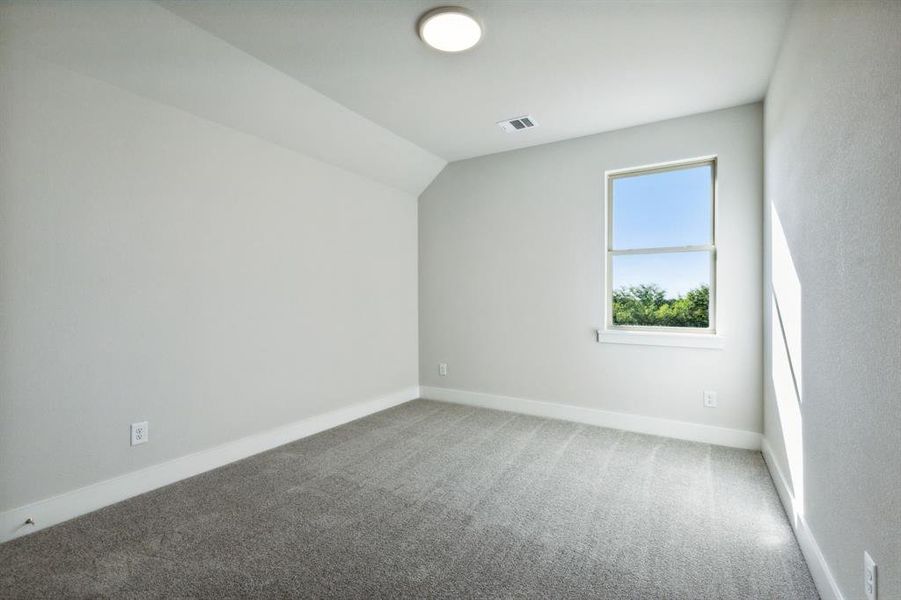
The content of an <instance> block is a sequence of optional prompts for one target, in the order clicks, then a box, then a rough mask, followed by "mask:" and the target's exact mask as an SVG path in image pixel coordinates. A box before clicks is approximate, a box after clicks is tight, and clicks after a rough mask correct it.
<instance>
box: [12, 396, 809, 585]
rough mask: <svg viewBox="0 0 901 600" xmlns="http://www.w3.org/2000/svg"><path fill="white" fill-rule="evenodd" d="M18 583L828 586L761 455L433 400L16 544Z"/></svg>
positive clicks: (278, 450) (14, 582)
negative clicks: (814, 574) (813, 569)
mask: <svg viewBox="0 0 901 600" xmlns="http://www.w3.org/2000/svg"><path fill="white" fill-rule="evenodd" d="M0 597H3V598H248V597H254V598H635V599H639V598H640V599H643V600H647V599H654V598H672V599H676V598H685V599H690V600H698V599H702V598H716V599H718V600H719V599H730V598H742V599H744V598H749V599H750V598H754V599H763V598H791V599H792V600H797V599H805V598H816V597H817V595H816V591H815V589H814V586H813V583H812V581H811V579H810V575H809V573H808V570H807V567H806V565H805V563H804V560H803V558H802V557H801V554H800V552H799V550H798V545H797V543H796V542H795V539H794V537H793V535H792V532H791V529H790V528H789V525H788V522H787V521H786V518H785V514H784V513H783V510H782V508H781V506H780V504H779V500H778V498H777V496H776V492H775V490H774V489H773V485H772V482H771V481H770V478H769V475H768V474H767V471H766V467H765V466H764V463H763V460H762V458H761V456H760V454H759V453H757V452H749V451H744V450H734V449H729V448H722V447H717V446H709V445H705V444H696V443H690V442H681V441H675V440H670V439H665V438H658V437H652V436H646V435H639V434H633V433H625V432H621V431H615V430H610V429H601V428H596V427H590V426H585V425H578V424H574V423H566V422H562V421H553V420H548V419H541V418H536V417H527V416H522V415H515V414H511V413H504V412H496V411H489V410H482V409H475V408H468V407H463V406H455V405H451V404H443V403H438V402H428V401H423V400H417V401H414V402H411V403H408V404H405V405H402V406H399V407H397V408H394V409H391V410H388V411H385V412H382V413H379V414H376V415H372V416H370V417H367V418H365V419H361V420H359V421H355V422H353V423H350V424H348V425H345V426H343V427H339V428H337V429H333V430H330V431H327V432H324V433H321V434H319V435H316V436H313V437H310V438H306V439H303V440H300V441H298V442H294V443H292V444H288V445H286V446H282V447H280V448H276V449H274V450H272V451H269V452H266V453H264V454H260V455H257V456H254V457H251V458H249V459H246V460H243V461H240V462H237V463H234V464H231V465H228V466H226V467H223V468H221V469H217V470H215V471H211V472H209V473H205V474H203V475H199V476H197V477H194V478H192V479H188V480H185V481H182V482H179V483H176V484H174V485H171V486H168V487H165V488H162V489H159V490H156V491H153V492H150V493H148V494H144V495H143V496H139V497H137V498H133V499H131V500H128V501H126V502H122V503H120V504H117V505H114V506H111V507H108V508H105V509H103V510H100V511H97V512H95V513H92V514H90V515H86V516H84V517H81V518H79V519H75V520H73V521H69V522H68V523H65V524H62V525H59V526H57V527H53V528H50V529H47V530H44V531H40V532H37V533H35V534H33V535H31V536H27V537H24V538H20V539H18V540H14V541H12V542H8V543H6V544H3V545H2V546H0Z"/></svg>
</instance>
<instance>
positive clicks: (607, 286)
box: [598, 155, 722, 348]
mask: <svg viewBox="0 0 901 600" xmlns="http://www.w3.org/2000/svg"><path fill="white" fill-rule="evenodd" d="M703 165H710V176H711V179H712V181H711V184H712V185H711V199H710V202H711V223H710V227H711V232H710V239H711V243H710V244H700V245H692V246H663V247H656V248H626V249H620V250H615V249H613V247H612V245H613V182H614V180H616V179H621V178H624V177H636V176H641V175H649V174H652V173H663V172H666V171H677V170H682V169H688V168H692V167H698V166H703ZM717 170H718V164H717V156H716V155H711V156H701V157H697V158H690V159H686V160H678V161H671V162H665V163H657V164H652V165H645V166H640V167H629V168H626V169H615V170H608V171H605V172H604V180H605V185H604V215H605V220H606V224H605V227H604V253H605V255H606V256H605V260H604V265H605V274H604V275H605V277H604V280H605V282H604V328H603V329H602V330H598V341H599V342H613V343H630V344H635V343H637V344H642V343H646V344H652V345H664V346H689V347H705V348H720V347H722V338H721V337H720V336H719V335H718V332H717V327H716V305H717V302H716V300H717V277H716V271H717V236H716V229H717V201H718V198H719V193H718V190H717V179H718V178H717ZM679 252H708V253H709V255H710V308H709V326H708V327H706V328H701V327H655V326H653V325H614V324H613V257H614V256H624V255H636V254H673V253H679ZM630 334H635V335H630ZM650 334H653V335H650ZM707 338H715V341H716V343H704V342H701V343H698V342H700V339H707Z"/></svg>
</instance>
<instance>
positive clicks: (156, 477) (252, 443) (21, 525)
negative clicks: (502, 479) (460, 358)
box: [0, 387, 419, 542]
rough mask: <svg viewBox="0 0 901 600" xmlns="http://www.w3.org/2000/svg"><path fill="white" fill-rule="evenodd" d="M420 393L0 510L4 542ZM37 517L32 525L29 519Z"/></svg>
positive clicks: (332, 414)
mask: <svg viewBox="0 0 901 600" xmlns="http://www.w3.org/2000/svg"><path fill="white" fill-rule="evenodd" d="M418 397H419V388H418V387H411V388H408V389H405V390H401V391H398V392H394V393H392V394H388V395H385V396H379V397H377V398H372V399H370V400H367V401H364V402H358V403H356V404H351V405H350V406H346V407H344V408H340V409H338V410H333V411H331V412H327V413H324V414H321V415H316V416H313V417H308V418H306V419H301V420H300V421H296V422H294V423H291V424H289V425H285V426H283V427H278V428H276V429H271V430H269V431H264V432H262V433H257V434H254V435H251V436H248V437H244V438H241V439H238V440H235V441H233V442H228V443H226V444H222V445H221V446H216V447H214V448H210V449H208V450H201V451H200V452H195V453H194V454H189V455H187V456H182V457H179V458H176V459H173V460H170V461H167V462H164V463H160V464H157V465H153V466H150V467H147V468H144V469H141V470H139V471H133V472H131V473H126V474H125V475H120V476H118V477H114V478H112V479H107V480H105V481H100V482H98V483H94V484H91V485H88V486H85V487H81V488H78V489H75V490H72V491H70V492H66V493H63V494H60V495H58V496H53V497H51V498H47V499H44V500H39V501H37V502H33V503H31V504H27V505H25V506H20V507H19V508H14V509H11V510H8V511H5V512H2V513H0V542H5V541H7V540H11V539H13V538H16V537H19V536H22V535H26V534H29V533H33V532H35V531H38V530H40V529H44V528H45V527H50V526H51V525H56V524H58V523H62V522H63V521H68V520H69V519H72V518H75V517H78V516H80V515H83V514H86V513H89V512H92V511H95V510H97V509H99V508H103V507H104V506H108V505H110V504H114V503H116V502H120V501H122V500H125V499H127V498H131V497H133V496H137V495H138V494H143V493H145V492H149V491H150V490H154V489H156V488H159V487H162V486H164V485H169V484H170V483H175V482H176V481H179V480H181V479H185V478H187V477H191V476H194V475H197V474H199V473H203V472H204V471H209V470H211V469H215V468H217V467H221V466H223V465H226V464H228V463H231V462H234V461H236V460H240V459H242V458H247V457H248V456H252V455H254V454H259V453H260V452H264V451H266V450H270V449H272V448H275V447H277V446H281V445H283V444H287V443H289V442H293V441H294V440H298V439H300V438H304V437H307V436H310V435H313V434H314V433H319V432H321V431H325V430H326V429H331V428H332V427H337V426H338V425H343V424H344V423H348V422H350V421H354V420H356V419H359V418H362V417H365V416H367V415H370V414H372V413H376V412H379V411H381V410H385V409H387V408H391V407H392V406H397V405H398V404H403V403H404V402H408V401H410V400H414V399H416V398H418ZM28 518H31V519H34V525H25V520H26V519H28Z"/></svg>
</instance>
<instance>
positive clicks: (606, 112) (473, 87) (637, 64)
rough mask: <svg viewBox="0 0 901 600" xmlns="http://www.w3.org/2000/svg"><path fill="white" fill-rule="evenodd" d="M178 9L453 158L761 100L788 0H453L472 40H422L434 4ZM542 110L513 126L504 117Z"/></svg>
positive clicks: (207, 1) (405, 0)
mask: <svg viewBox="0 0 901 600" xmlns="http://www.w3.org/2000/svg"><path fill="white" fill-rule="evenodd" d="M161 3H162V4H163V5H164V6H165V7H167V8H168V9H169V10H171V11H173V12H175V13H177V14H179V15H181V16H182V17H184V18H186V19H189V20H191V21H192V22H194V23H196V24H197V25H199V26H200V27H203V28H204V29H206V30H208V31H210V32H212V33H214V34H215V35H217V36H219V37H220V38H222V39H224V40H226V41H228V42H229V43H231V44H233V45H234V46H236V47H238V48H241V49H243V50H245V51H246V52H248V53H249V54H252V55H253V56H255V57H257V58H259V59H260V60H261V61H263V62H265V63H267V64H269V65H271V66H272V67H274V68H276V69H278V70H279V71H281V72H283V73H286V74H288V75H290V76H291V77H293V78H295V79H296V80H298V81H302V82H303V83H305V84H307V85H309V86H311V87H313V88H315V89H317V90H319V91H320V92H322V93H323V94H326V95H327V96H329V97H330V98H332V99H334V100H336V101H337V102H339V103H341V104H343V105H344V106H346V107H348V108H350V109H352V110H354V111H356V112H358V113H359V114H361V115H363V116H365V117H367V118H369V119H371V120H372V121H374V122H376V123H379V124H381V125H383V126H384V127H386V128H388V129H390V130H391V131H394V132H395V133H397V134H398V135H401V136H403V137H404V138H406V139H408V140H410V141H412V142H413V143H415V144H417V145H419V146H420V147H422V148H425V149H427V150H428V151H429V152H432V153H433V154H436V155H438V156H441V157H443V158H445V159H447V160H451V161H452V160H459V159H463V158H469V157H473V156H479V155H483V154H490V153H493V152H500V151H504V150H511V149H514V148H520V147H524V146H530V145H534V144H540V143H545V142H551V141H556V140H561V139H567V138H572V137H577V136H582V135H587V134H591V133H597V132H601V131H607V130H612V129H620V128H623V127H628V126H632V125H639V124H643V123H650V122H654V121H659V120H663V119H668V118H674V117H680V116H685V115H688V114H694V113H699V112H705V111H709V110H715V109H719V108H725V107H729V106H736V105H740V104H745V103H748V102H755V101H758V100H760V99H761V98H763V95H764V93H765V91H766V87H767V84H768V82H769V78H770V74H771V71H772V68H773V65H774V63H775V58H776V54H777V52H778V49H779V45H780V43H781V39H782V33H783V30H784V27H785V24H786V20H787V17H788V13H789V8H790V3H789V2H787V1H785V0H710V1H704V0H653V1H646V0H625V1H623V0H598V1H592V0H459V1H457V0H455V2H451V3H450V4H460V5H463V6H465V7H467V8H469V9H471V10H472V11H473V12H475V13H476V15H477V16H478V17H479V18H480V19H481V20H482V22H483V23H484V28H485V35H484V38H483V40H482V42H481V43H480V44H479V45H478V46H476V47H475V48H474V49H472V50H471V51H468V52H464V53H460V54H443V53H440V52H437V51H434V50H432V49H430V48H427V47H426V46H425V45H423V44H422V43H421V42H420V40H419V39H418V37H417V36H416V22H417V20H418V18H419V17H420V15H421V14H422V13H423V12H425V11H426V10H428V9H430V8H434V7H435V6H439V5H442V4H444V3H443V2H438V1H434V0H432V1H427V0H379V1H375V0H372V1H368V0H353V1H347V0H331V1H327V2H326V1H321V0H312V1H311V0H230V1H228V2H223V1H221V0H193V1H191V2H184V1H180V0H163V1H162V2H161ZM523 114H532V115H533V116H534V117H535V118H536V119H537V121H538V122H539V124H540V125H539V127H537V128H535V129H530V130H528V131H523V132H517V133H514V134H507V133H504V132H503V131H501V130H500V129H499V128H498V127H497V126H496V125H495V122H496V121H498V120H501V119H504V118H509V117H515V116H519V115H523Z"/></svg>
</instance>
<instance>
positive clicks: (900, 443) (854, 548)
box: [764, 2, 901, 599]
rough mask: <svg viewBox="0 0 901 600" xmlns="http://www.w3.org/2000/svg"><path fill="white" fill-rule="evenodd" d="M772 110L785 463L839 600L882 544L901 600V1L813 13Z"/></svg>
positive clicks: (770, 409) (887, 592)
mask: <svg viewBox="0 0 901 600" xmlns="http://www.w3.org/2000/svg"><path fill="white" fill-rule="evenodd" d="M765 112H766V117H765V121H766V125H765V136H766V200H767V206H766V208H765V214H766V215H767V230H768V231H767V237H766V241H765V253H766V265H767V272H766V278H765V280H766V282H767V284H766V286H765V306H767V308H768V309H769V307H770V305H771V303H772V292H773V291H775V294H776V297H777V299H778V302H779V312H778V313H775V314H774V313H772V312H771V311H770V310H767V323H766V326H765V327H764V332H765V344H764V347H765V352H766V355H765V361H764V364H765V374H764V391H765V412H766V423H765V438H766V443H767V444H768V445H769V447H770V449H771V461H772V462H773V463H775V464H774V465H773V467H774V468H776V469H778V472H781V473H782V474H783V475H784V476H785V478H786V479H787V480H788V484H789V488H790V493H791V494H792V495H793V496H794V511H795V512H797V517H798V525H799V526H800V527H802V528H806V529H807V530H809V532H810V534H812V537H813V538H814V539H815V542H816V545H817V546H818V547H819V551H820V552H821V553H822V556H823V559H824V563H825V566H826V569H827V570H828V571H829V572H831V577H832V578H833V579H834V582H835V584H836V585H837V589H838V590H839V593H841V594H843V595H844V596H845V597H846V598H849V599H850V598H863V597H864V595H863V553H864V551H865V550H867V551H869V552H870V554H871V555H872V557H873V559H874V560H875V561H876V562H877V563H878V564H879V567H880V574H879V579H880V584H879V588H880V589H879V598H881V599H886V598H901V401H899V397H901V311H899V310H898V300H899V294H901V164H899V156H901V4H899V3H897V2H854V3H847V2H845V3H842V2H808V3H802V4H800V5H799V6H798V7H797V8H796V10H795V12H794V15H793V17H792V20H791V22H790V24H789V27H788V31H787V34H786V39H785V42H784V46H783V48H782V52H781V56H780V58H779V61H778V63H777V68H776V71H775V74H774V76H773V80H772V82H771V87H770V90H769V93H768V95H767V100H766V110H765ZM780 313H781V319H780ZM793 372H794V378H793ZM795 380H796V381H797V390H796V386H795ZM799 402H800V404H799ZM808 561H809V562H812V563H816V562H817V561H816V560H815V557H813V556H811V555H810V554H809V553H808ZM811 566H812V570H813V571H814V575H818V574H819V580H818V582H817V583H818V585H819V586H820V588H821V591H822V593H823V595H824V597H826V598H829V597H832V590H831V583H830V581H829V580H828V579H829V575H828V574H825V571H823V570H822V569H821V568H820V565H817V564H812V565H811Z"/></svg>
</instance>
